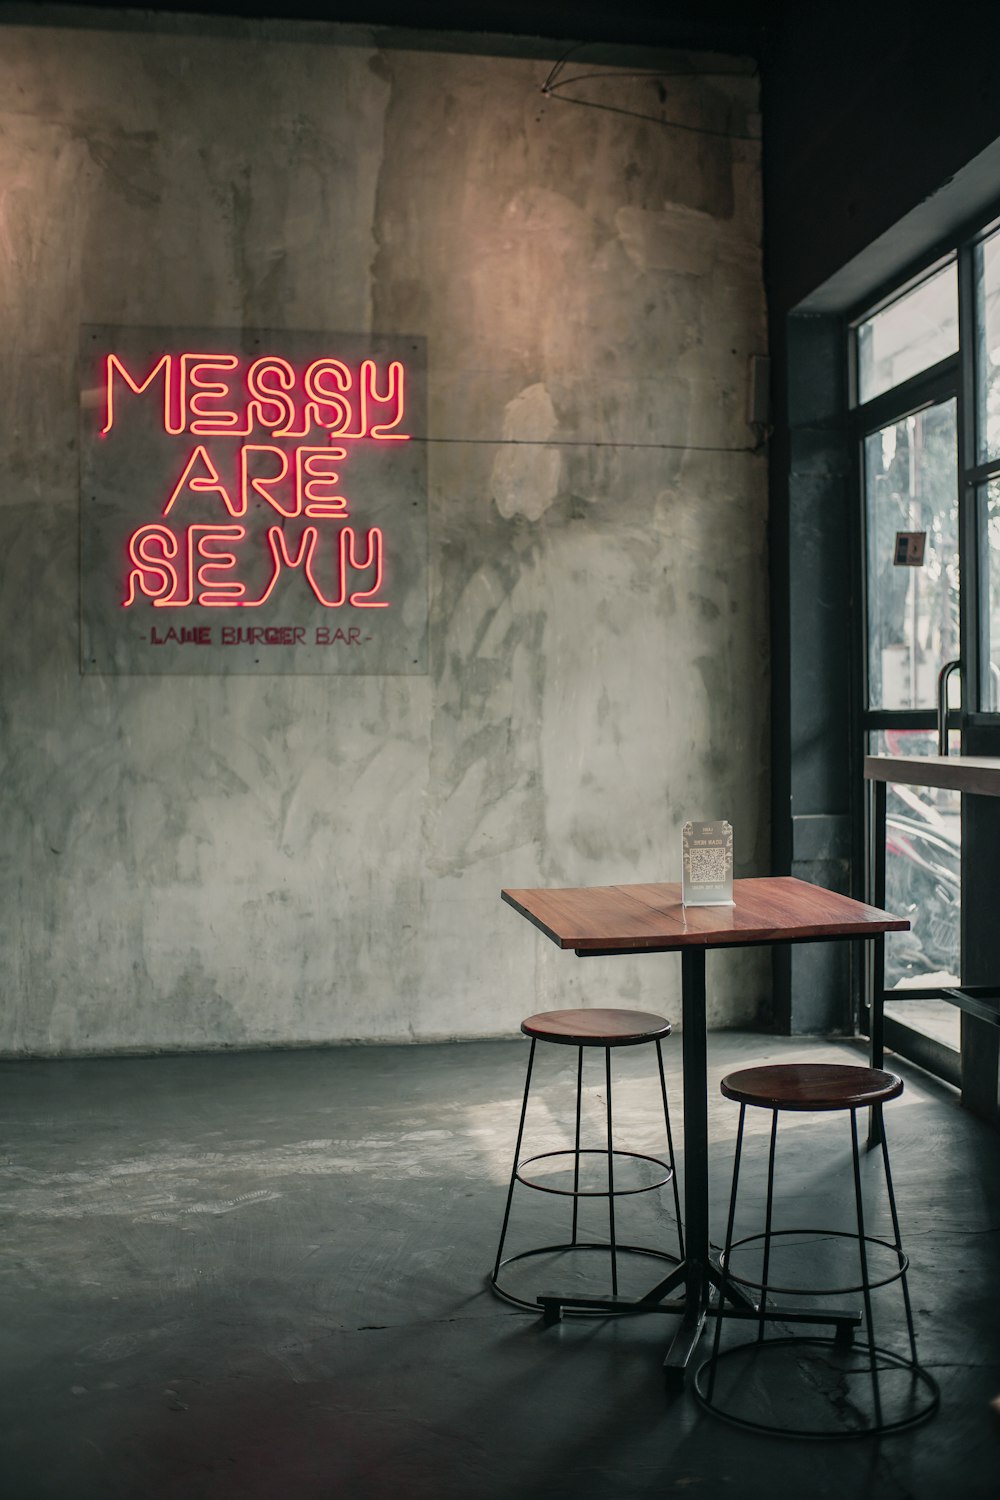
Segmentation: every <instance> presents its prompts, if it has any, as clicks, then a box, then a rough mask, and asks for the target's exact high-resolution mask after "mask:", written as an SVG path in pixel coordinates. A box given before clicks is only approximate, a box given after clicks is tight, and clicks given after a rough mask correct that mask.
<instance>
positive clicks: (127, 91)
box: [0, 26, 769, 1053]
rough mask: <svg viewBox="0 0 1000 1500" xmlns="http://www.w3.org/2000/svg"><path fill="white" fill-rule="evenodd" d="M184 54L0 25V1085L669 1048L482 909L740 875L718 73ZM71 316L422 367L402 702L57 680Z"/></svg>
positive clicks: (759, 666)
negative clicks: (501, 1040) (618, 74)
mask: <svg viewBox="0 0 1000 1500" xmlns="http://www.w3.org/2000/svg"><path fill="white" fill-rule="evenodd" d="M221 30H222V34H219V33H220V27H218V26H217V27H216V28H215V34H209V32H208V31H207V30H204V29H203V30H202V31H200V32H199V31H196V30H189V31H188V32H187V33H178V32H177V31H176V28H175V31H174V33H171V32H170V31H163V32H161V33H160V34H155V33H152V32H143V31H141V30H133V31H131V32H125V31H120V32H115V31H114V30H86V31H73V30H70V29H62V28H59V27H54V28H52V29H21V28H18V27H11V28H9V29H6V30H5V31H4V33H3V47H2V49H0V100H2V106H0V108H2V113H0V195H2V196H0V298H2V327H3V338H2V340H0V390H2V391H3V401H2V403H0V424H2V439H0V453H2V459H0V508H2V517H3V540H2V548H0V569H2V575H0V576H2V587H0V610H2V623H0V630H2V640H3V655H4V665H3V678H2V690H0V691H2V697H0V730H2V745H0V755H2V762H3V770H2V810H0V828H2V840H0V849H2V866H0V883H2V897H0V903H2V911H3V921H2V924H0V945H2V946H0V976H2V979H0V982H2V986H3V1006H2V1014H0V1050H2V1051H4V1052H6V1053H18V1052H22V1051H35V1052H86V1051H95V1050H97V1051H111V1050H116V1049H123V1050H126V1049H146V1048H159V1047H182V1048H183V1047H217V1046H247V1045H257V1044H270V1043H275V1044H281V1043H292V1044H294V1043H302V1042H308V1041H314V1040H316V1041H326V1040H338V1039H354V1038H357V1039H363V1038H393V1039H406V1038H414V1039H421V1038H430V1037H440V1036H452V1035H489V1034H495V1033H503V1032H509V1031H511V1030H513V1029H515V1028H516V1026H517V1024H518V1023H519V1021H520V1019H521V1017H522V1016H523V1015H526V1014H528V1013H529V1012H530V1011H532V1010H536V1009H542V1008H548V1007H551V1006H555V1005H560V1004H571V1003H581V1002H586V1003H594V1004H600V1003H615V1002H617V1001H627V1002H629V1003H636V1004H642V1005H646V1006H648V1007H649V1008H660V1007H662V1008H665V1009H666V1011H667V1013H668V1014H670V1013H673V1014H674V1015H676V1014H677V1010H678V1004H677V997H678V989H679V963H678V961H677V959H676V958H675V957H673V956H669V957H661V958H647V959H645V960H636V961H634V962H633V961H631V960H622V959H618V960H594V961H592V962H589V963H581V962H580V961H578V960H576V959H575V958H573V957H572V956H569V955H561V954H559V953H558V952H557V951H556V950H555V948H554V947H552V946H551V945H550V944H548V943H547V942H546V941H545V940H544V939H543V938H542V937H541V936H539V935H537V934H536V933H535V932H534V931H533V930H532V929H531V928H529V927H528V926H527V924H526V923H524V922H523V921H522V920H521V919H520V918H518V917H517V916H516V915H515V914H514V913H513V912H511V911H510V910H509V908H507V907H506V906H503V905H502V904H501V902H500V900H499V890H500V887H501V885H534V884H585V883H597V882H608V881H628V880H632V879H658V878H660V879H667V878H677V877H678V875H679V848H678V846H679V829H680V824H681V823H682V821H683V820H684V819H685V818H687V817H692V816H693V817H711V816H729V817H730V818H731V820H732V822H733V824H734V825H735V829H736V854H737V866H738V870H737V873H739V874H751V873H761V872H763V871H765V870H766V868H767V863H768V828H767V784H768V715H767V701H768V642H767V584H766V464H765V461H764V459H763V458H762V457H760V456H758V455H753V454H751V453H750V452H749V451H747V450H748V447H749V445H751V444H752V442H753V433H752V432H751V430H750V429H749V427H748V425H747V421H746V413H747V391H746V384H747V374H748V359H749V356H750V355H751V354H753V353H759V352H762V351H763V350H764V348H765V346H766V331H765V316H764V298H763V292H762V279H761V266H760V206H759V205H760V181H759V160H758V145H757V142H756V141H755V140H754V139H752V137H753V136H754V135H755V134H756V132H757V117H756V115H755V113H754V110H755V102H756V84H755V81H754V80H753V79H752V78H751V77H750V76H749V72H748V70H747V71H745V72H744V73H743V74H742V75H740V74H737V75H735V76H731V77H718V76H711V77H696V78H683V77H681V78H668V79H666V80H665V82H666V85H667V97H666V104H665V105H664V106H663V107H664V108H666V109H667V112H668V113H669V114H671V116H672V118H674V119H675V120H677V121H679V122H680V123H682V124H687V125H689V126H698V127H702V129H701V130H698V131H694V130H680V129H668V128H665V127H663V126H662V125H660V124H656V123H652V122H650V121H648V120H644V119H642V118H639V116H641V115H643V114H650V113H657V112H658V111H659V109H660V107H661V95H660V89H661V85H660V84H659V83H657V82H651V81H650V80H648V79H631V80H627V79H615V78H613V77H612V78H610V79H605V78H599V79H598V80H597V81H596V82H593V81H592V82H591V83H589V84H587V85H586V86H585V87H586V88H588V89H589V90H590V91H591V93H590V97H591V98H592V99H594V100H595V101H597V102H601V103H603V104H606V105H610V106H613V108H611V109H605V110H598V109H588V108H581V107H577V106H574V105H572V104H569V103H565V102H557V101H552V100H549V101H547V100H546V99H544V98H543V97H542V95H541V93H540V85H541V83H542V81H543V79H544V78H545V75H546V73H547V72H548V68H549V64H548V63H547V62H539V61H537V60H534V61H533V60H527V59H523V58H510V57H507V58H501V57H493V58H486V57H476V56H469V55H461V54H460V53H444V52H442V53H436V54H432V53H428V52H418V51H410V52H407V51H389V50H380V48H379V47H378V46H377V45H375V43H374V42H369V43H368V44H366V43H365V42H364V41H363V40H359V39H358V38H357V37H353V38H347V37H344V36H342V35H339V34H338V33H337V32H336V31H335V30H333V29H331V30H329V31H326V32H322V33H317V32H316V30H315V29H312V30H310V31H309V32H308V33H307V32H305V31H303V32H302V33H301V34H299V35H297V34H296V33H295V32H294V30H292V29H288V30H287V31H286V32H285V33H284V34H283V35H282V36H279V37H275V35H274V34H273V32H272V33H271V34H265V33H264V32H263V31H259V32H254V31H253V30H252V29H250V28H247V27H244V28H242V29H240V30H236V29H235V28H234V29H232V30H231V31H229V32H228V33H226V32H225V29H224V28H221ZM680 61H681V62H687V63H691V62H692V59H681V60H680ZM694 61H697V60H694ZM702 64H703V66H704V68H705V69H706V70H707V71H708V72H710V73H714V72H715V71H716V68H715V66H714V65H713V63H712V60H711V59H703V60H702ZM723 66H725V67H728V68H732V66H733V64H732V62H731V61H729V62H726V63H724V64H723ZM620 110H623V111H625V112H624V113H619V112H618V111H620ZM706 130H707V131H709V132H718V133H705V131H706ZM82 323H108V324H154V323H155V324H170V325H178V326H199V325H201V326H219V327H227V326H230V327H231V326H238V325H243V326H247V327H254V326H257V327H268V328H283V327H286V328H306V329H309V328H312V329H317V330H324V329H343V330H352V331H357V332H364V331H366V330H374V331H382V332H405V333H419V334H423V335H425V336H426V337H427V340H428V358H429V372H430V379H429V392H430V394H429V431H428V433H427V438H428V463H429V476H430V478H429V487H430V495H429V505H430V509H429V514H430V548H431V642H430V645H431V671H430V673H429V675H428V676H426V677H416V678H413V677H411V678H358V677H355V678H348V677H295V678H279V677H270V678H261V679H248V678H230V679H226V680H222V679H215V678H186V677H170V678H160V679H149V678H141V677H81V676H80V674H79V671H78V584H77V576H76V574H77V555H78V537H77V510H78V469H77V465H78V453H77V404H78V389H77V383H78V374H77V361H76V348H77V339H78V329H79V325H80V324H82ZM512 440H518V441H517V442H513V441H512ZM524 440H533V445H528V444H526V443H525V442H524ZM719 448H721V449H724V450H733V451H722V452H718V451H714V450H715V449H719ZM768 987H769V980H768V967H767V964H766V961H764V960H763V959H762V957H761V956H760V955H747V954H733V955H729V956H726V957H717V958H715V959H713V960H712V962H711V964H710V989H711V992H712V1014H713V1018H714V1020H715V1022H716V1023H721V1024H731V1023H737V1022H742V1021H745V1020H748V1019H751V1018H753V1017H754V1016H755V1015H757V1014H758V1012H759V1010H760V1008H761V1006H762V1004H763V1005H766V996H767V991H768Z"/></svg>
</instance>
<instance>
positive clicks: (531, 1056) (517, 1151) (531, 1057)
mask: <svg viewBox="0 0 1000 1500" xmlns="http://www.w3.org/2000/svg"><path fill="white" fill-rule="evenodd" d="M535 1045H536V1044H535V1039H534V1037H532V1039H531V1051H530V1052H529V1053H528V1072H527V1076H526V1077H525V1080H524V1098H523V1099H522V1101H521V1123H520V1124H519V1125H518V1127H517V1144H516V1145H515V1147H514V1165H513V1166H512V1167H511V1169H510V1187H509V1188H508V1189H507V1207H506V1208H505V1209H504V1215H503V1228H502V1229H501V1230H500V1243H499V1245H498V1246H497V1258H496V1263H495V1265H494V1267H493V1278H492V1279H493V1283H494V1285H495V1284H496V1279H497V1277H498V1276H499V1275H500V1262H501V1260H502V1259H503V1243H504V1240H505V1239H506V1238H507V1224H508V1222H509V1220H510V1205H511V1202H512V1201H513V1197H514V1183H515V1182H516V1181H517V1164H518V1161H519V1160H520V1157H521V1140H522V1138H523V1136H524V1120H525V1116H526V1115H527V1113H528V1090H529V1089H530V1088H531V1068H532V1064H533V1063H534V1061H535Z"/></svg>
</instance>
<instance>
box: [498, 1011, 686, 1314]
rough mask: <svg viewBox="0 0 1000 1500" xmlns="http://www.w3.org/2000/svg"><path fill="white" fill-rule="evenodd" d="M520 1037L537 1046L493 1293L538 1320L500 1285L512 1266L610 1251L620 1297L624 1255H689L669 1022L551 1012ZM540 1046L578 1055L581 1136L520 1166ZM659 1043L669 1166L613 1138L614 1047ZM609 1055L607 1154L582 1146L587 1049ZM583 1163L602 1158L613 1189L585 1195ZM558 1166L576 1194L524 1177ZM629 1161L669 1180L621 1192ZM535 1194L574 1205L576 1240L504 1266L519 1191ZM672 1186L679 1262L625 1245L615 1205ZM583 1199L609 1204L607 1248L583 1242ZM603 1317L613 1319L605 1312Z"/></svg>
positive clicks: (642, 1015)
mask: <svg viewBox="0 0 1000 1500" xmlns="http://www.w3.org/2000/svg"><path fill="white" fill-rule="evenodd" d="M521 1030H522V1031H523V1032H524V1034H525V1036H529V1037H530V1038H531V1051H530V1053H529V1054H528V1071H527V1076H526V1077H525V1080H524V1098H523V1100H522V1103H521V1121H520V1124H519V1125H518V1129H517V1143H516V1145H515V1147H514V1165H513V1168H512V1170H511V1174H510V1186H509V1187H508V1190H507V1206H506V1209H505V1210H504V1216H503V1228H502V1229H501V1231H500V1243H499V1245H498V1246H497V1254H496V1261H495V1263H494V1266H493V1271H492V1274H491V1276H490V1278H489V1281H490V1285H491V1287H492V1288H493V1291H494V1292H495V1293H496V1294H497V1296H498V1297H502V1298H503V1299H504V1301H506V1302H512V1303H513V1304H514V1305H515V1306H516V1307H523V1308H527V1310H528V1311H529V1312H538V1311H539V1308H538V1305H537V1303H536V1302H532V1301H529V1300H528V1299H527V1298H526V1297H521V1296H518V1295H517V1294H516V1293H514V1292H512V1291H510V1290H507V1289H505V1288H504V1287H503V1286H501V1285H500V1273H501V1271H502V1270H503V1269H504V1267H505V1266H509V1265H512V1264H513V1263H514V1262H515V1261H520V1260H527V1259H529V1258H530V1257H532V1256H536V1255H546V1254H557V1253H562V1252H570V1251H578V1250H586V1251H594V1250H603V1251H606V1252H607V1253H608V1254H609V1255H610V1259H611V1295H612V1296H613V1297H616V1296H617V1295H618V1255H619V1252H621V1253H631V1254H635V1255H649V1256H653V1257H655V1258H656V1259H659V1260H666V1261H672V1262H677V1261H678V1259H679V1258H683V1255H684V1241H683V1231H682V1229H681V1214H680V1196H679V1194H678V1190H677V1175H676V1172H675V1170H674V1141H673V1134H672V1132H671V1129H670V1110H669V1107H668V1104H667V1084H666V1079H665V1078H664V1074H663V1054H662V1051H661V1046H660V1044H661V1042H662V1041H663V1039H664V1037H668V1036H669V1035H670V1022H669V1021H665V1020H664V1019H663V1017H662V1016H653V1015H649V1014H647V1013H646V1012H644V1011H635V1010H551V1011H545V1012H543V1013H542V1014H540V1015H537V1016H529V1017H528V1019H527V1020H526V1021H522V1022H521ZM539 1042H552V1043H555V1044H556V1045H557V1046H562V1047H576V1049H577V1066H576V1133H575V1138H574V1144H573V1147H572V1149H570V1148H566V1149H564V1150H560V1151H542V1152H539V1153H538V1154H537V1155H535V1156H529V1157H526V1158H525V1159H524V1160H523V1161H522V1160H521V1144H522V1141H523V1138H524V1122H525V1117H526V1115H527V1112H528V1095H529V1092H530V1089H531V1070H532V1067H533V1065H534V1061H535V1048H536V1046H537V1044H538V1043H539ZM649 1042H652V1043H654V1044H655V1046H656V1060H657V1065H658V1067H659V1075H660V1095H661V1098H662V1100H663V1121H664V1125H665V1127H666V1137H667V1160H666V1161H663V1160H662V1159H661V1158H660V1157H658V1156H648V1155H646V1154H645V1153H644V1152H641V1151H625V1150H622V1149H620V1148H618V1147H616V1146H615V1145H614V1141H613V1135H612V1109H611V1052H612V1049H613V1048H615V1047H638V1046H641V1045H642V1044H643V1043H649ZM594 1047H602V1048H603V1049H604V1076H605V1086H606V1089H607V1144H606V1145H601V1146H596V1147H595V1146H581V1144H580V1131H581V1108H582V1100H583V1054H584V1051H585V1050H586V1049H588V1048H594ZM583 1156H589V1157H602V1158H603V1159H604V1160H605V1162H606V1169H607V1187H606V1188H581V1186H580V1158H581V1157H583ZM556 1158H571V1159H572V1162H573V1186H572V1187H571V1188H562V1187H553V1186H551V1185H550V1184H548V1183H542V1182H536V1181H534V1180H533V1179H532V1178H531V1177H529V1176H525V1175H523V1174H524V1171H525V1169H526V1168H528V1167H530V1166H531V1165H532V1164H533V1163H535V1162H540V1161H551V1160H553V1159H556ZM621 1158H628V1159H630V1160H632V1161H642V1162H649V1163H651V1164H652V1165H653V1166H655V1167H659V1168H660V1169H661V1171H662V1175H661V1176H659V1177H658V1178H657V1180H656V1181H655V1182H650V1183H643V1184H641V1185H639V1186H633V1187H615V1161H616V1159H621ZM517 1183H521V1184H522V1186H524V1187H527V1188H532V1189H534V1190H535V1191H537V1192H542V1193H554V1194H556V1195H557V1196H560V1197H566V1198H572V1200H573V1214H572V1225H571V1233H570V1238H569V1240H568V1241H566V1242H564V1243H562V1244H556V1245H537V1246H534V1247H533V1248H532V1249H530V1250H522V1251H521V1252H520V1253H519V1254H517V1255H511V1256H508V1258H507V1259H506V1260H504V1259H503V1247H504V1242H505V1240H506V1238H507V1227H508V1225H509V1223H510V1209H511V1203H512V1201H513V1198H514V1187H515V1184H517ZM667 1183H670V1184H671V1185H672V1187H673V1193H674V1213H675V1215H676V1221H677V1240H678V1247H679V1256H677V1255H672V1254H669V1253H668V1252H667V1251H665V1250H657V1249H653V1248H652V1247H650V1246H646V1245H624V1244H619V1243H618V1239H617V1234H616V1228H615V1200H616V1199H617V1198H620V1197H623V1196H626V1195H632V1194H635V1193H646V1192H652V1191H653V1190H654V1189H656V1188H662V1187H665V1186H666V1185H667ZM581 1198H607V1200H608V1224H609V1237H608V1239H607V1240H600V1241H596V1242H595V1241H589V1240H588V1241H583V1240H581V1239H580V1238H579V1233H578V1225H579V1207H580V1199H581ZM601 1316H602V1317H608V1316H611V1315H610V1314H608V1313H606V1312H604V1313H601Z"/></svg>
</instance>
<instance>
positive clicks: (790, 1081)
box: [720, 1063, 903, 1110]
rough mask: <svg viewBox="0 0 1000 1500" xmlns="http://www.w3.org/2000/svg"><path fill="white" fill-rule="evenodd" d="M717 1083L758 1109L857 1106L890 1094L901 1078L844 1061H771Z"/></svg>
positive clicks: (895, 1091)
mask: <svg viewBox="0 0 1000 1500" xmlns="http://www.w3.org/2000/svg"><path fill="white" fill-rule="evenodd" d="M720 1087H721V1089H722V1092H723V1093H724V1094H725V1096H726V1098H727V1099H735V1100H736V1102H737V1103H738V1104H752V1105H756V1106H758V1107H759V1108H761V1109H800V1110H827V1109H860V1108H862V1107H863V1106H865V1105H870V1104H884V1103H885V1101H886V1100H887V1099H895V1098H896V1097H897V1095H899V1094H901V1093H902V1092H903V1080H902V1079H901V1078H898V1077H897V1076H896V1074H895V1073H886V1072H884V1071H883V1070H882V1069H881V1068H860V1067H854V1066H852V1065H851V1064H848V1063H771V1064H767V1065H764V1066H762V1067H759V1068H741V1069H740V1070H739V1071H738V1072H736V1073H728V1074H727V1075H726V1077H725V1078H724V1079H723V1080H722V1083H721V1085H720Z"/></svg>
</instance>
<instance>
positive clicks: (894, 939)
mask: <svg viewBox="0 0 1000 1500" xmlns="http://www.w3.org/2000/svg"><path fill="white" fill-rule="evenodd" d="M871 746H872V754H874V755H936V754H937V736H936V734H934V732H933V731H932V730H926V729H905V730H888V731H886V732H885V733H882V734H873V735H872V736H871ZM885 855H886V858H885V905H886V910H887V911H891V912H892V913H893V914H894V915H895V916H898V917H908V918H909V919H910V922H911V924H912V926H911V929H910V931H909V932H890V933H887V934H886V940H885V987H886V989H887V990H890V989H900V990H905V989H908V988H913V987H923V988H926V987H927V986H930V985H944V984H957V983H958V982H959V975H960V962H961V958H960V934H961V910H962V904H961V884H960V868H961V857H962V817H961V797H960V795H959V793H958V792H953V791H947V790H945V789H944V788H939V787H922V786H902V785H897V784H896V783H893V782H890V783H889V785H888V786H887V787H886V839H885ZM918 1004H919V1005H924V1006H925V1010H926V1006H927V1005H929V1006H931V1011H928V1012H927V1014H925V1015H923V1018H922V1020H923V1022H924V1023H927V1026H933V1028H934V1029H933V1031H932V1034H933V1035H938V1034H939V1033H941V1032H942V1031H943V1032H944V1033H945V1034H944V1035H940V1036H939V1040H946V1041H948V1043H949V1045H954V1046H956V1047H957V1046H958V1045H959V1041H958V1036H959V1012H958V1010H957V1009H956V1008H955V1007H954V1006H950V1005H947V1004H946V1003H944V1002H943V1001H936V1002H926V1004H925V1002H923V1001H921V1002H916V1001H914V1002H908V1003H907V1005H906V1007H905V1009H904V1008H903V1007H902V1006H901V1007H900V1009H899V1011H898V1016H899V1019H901V1020H903V1021H905V1022H906V1024H907V1025H918V1010H917V1008H916V1007H917V1006H918ZM927 1026H924V1025H920V1026H918V1029H927Z"/></svg>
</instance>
